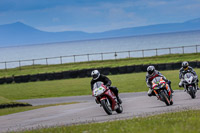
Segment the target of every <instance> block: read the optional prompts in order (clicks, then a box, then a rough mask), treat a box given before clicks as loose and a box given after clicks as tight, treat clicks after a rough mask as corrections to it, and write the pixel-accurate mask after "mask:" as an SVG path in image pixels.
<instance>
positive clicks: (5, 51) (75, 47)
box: [0, 31, 200, 68]
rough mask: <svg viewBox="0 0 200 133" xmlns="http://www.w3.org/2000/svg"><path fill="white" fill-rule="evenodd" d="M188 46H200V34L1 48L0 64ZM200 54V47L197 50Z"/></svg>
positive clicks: (51, 61) (82, 58)
mask: <svg viewBox="0 0 200 133" xmlns="http://www.w3.org/2000/svg"><path fill="white" fill-rule="evenodd" d="M189 45H200V31H193V32H182V33H171V34H159V35H146V36H135V37H123V38H112V39H101V40H90V41H76V42H65V43H53V44H41V45H31V46H19V47H6V48H0V62H5V61H17V60H30V59H39V58H48V57H59V56H70V55H80V54H91V53H105V52H118V51H132V50H142V49H155V48H166V47H179V46H189ZM195 50H196V49H195V48H187V49H184V52H187V53H190V52H195ZM198 51H199V52H200V47H198ZM171 52H172V53H181V52H182V49H180V48H179V49H172V50H171ZM167 53H169V50H160V51H158V54H159V55H160V54H167ZM152 55H155V51H147V52H145V53H144V56H152ZM128 56H131V57H141V56H142V53H141V52H131V53H128V52H127V53H121V54H120V53H118V54H117V56H114V54H113V53H112V54H104V55H103V59H114V58H124V57H128ZM101 59H102V55H100V54H99V55H91V56H89V58H88V56H76V57H75V60H74V57H65V58H62V63H65V62H74V61H76V62H79V61H86V60H101ZM59 62H61V60H60V58H57V59H49V60H48V64H56V63H59ZM33 63H34V64H45V63H46V60H34V61H26V62H20V65H30V64H33ZM18 65H19V63H16V62H13V63H7V64H6V67H8V68H11V67H16V66H18ZM4 67H5V63H0V68H4Z"/></svg>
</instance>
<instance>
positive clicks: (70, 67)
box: [0, 53, 200, 77]
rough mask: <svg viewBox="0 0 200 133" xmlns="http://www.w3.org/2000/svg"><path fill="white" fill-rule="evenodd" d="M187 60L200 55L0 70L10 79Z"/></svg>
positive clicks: (1, 75) (195, 58)
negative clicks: (29, 75) (20, 76)
mask: <svg viewBox="0 0 200 133" xmlns="http://www.w3.org/2000/svg"><path fill="white" fill-rule="evenodd" d="M185 60H187V61H196V60H198V61H200V53H197V54H172V55H162V56H154V57H145V58H126V59H117V60H105V61H91V62H81V63H67V64H62V65H48V66H47V65H34V66H25V67H21V68H14V69H7V70H0V77H10V76H12V75H15V76H16V75H27V74H38V73H48V72H61V71H69V70H81V69H88V68H101V67H117V66H129V65H140V64H156V63H170V62H181V61H185Z"/></svg>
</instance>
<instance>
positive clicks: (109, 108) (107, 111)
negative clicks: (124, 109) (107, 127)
mask: <svg viewBox="0 0 200 133" xmlns="http://www.w3.org/2000/svg"><path fill="white" fill-rule="evenodd" d="M101 105H102V106H103V109H104V110H105V112H106V113H107V114H108V115H112V109H111V107H110V105H109V104H108V101H107V99H104V100H102V101H101Z"/></svg>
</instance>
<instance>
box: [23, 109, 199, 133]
mask: <svg viewBox="0 0 200 133" xmlns="http://www.w3.org/2000/svg"><path fill="white" fill-rule="evenodd" d="M199 118H200V110H191V111H182V112H176V113H165V114H161V115H154V116H149V117H139V118H133V119H129V120H118V121H111V122H104V123H93V124H82V125H73V126H61V127H54V128H43V129H38V130H31V131H30V130H29V131H24V133H33V132H34V133H199V132H200V128H199V123H200V119H199Z"/></svg>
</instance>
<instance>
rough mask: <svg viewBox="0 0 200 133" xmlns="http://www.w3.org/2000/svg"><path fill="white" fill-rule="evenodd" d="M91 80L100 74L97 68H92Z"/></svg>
mask: <svg viewBox="0 0 200 133" xmlns="http://www.w3.org/2000/svg"><path fill="white" fill-rule="evenodd" d="M91 76H92V78H93V80H97V79H98V78H99V76H100V72H99V71H98V70H93V71H92V73H91Z"/></svg>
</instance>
